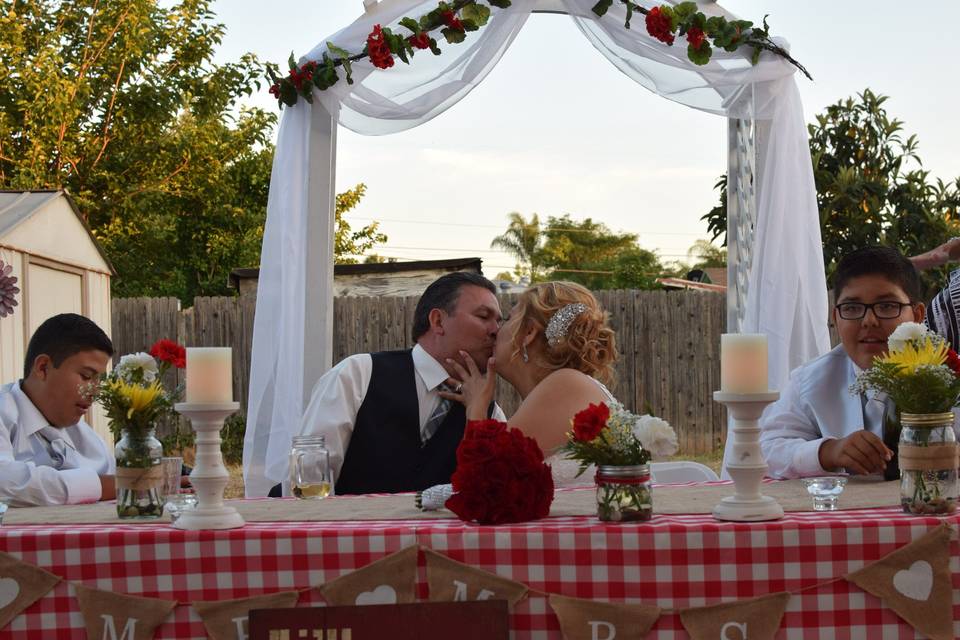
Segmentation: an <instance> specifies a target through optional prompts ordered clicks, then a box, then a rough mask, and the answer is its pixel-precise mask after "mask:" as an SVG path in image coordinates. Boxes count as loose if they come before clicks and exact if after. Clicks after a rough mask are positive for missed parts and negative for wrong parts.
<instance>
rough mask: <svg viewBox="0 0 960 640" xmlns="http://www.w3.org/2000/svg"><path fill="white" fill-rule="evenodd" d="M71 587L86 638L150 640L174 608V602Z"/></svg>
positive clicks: (76, 586) (78, 586) (80, 586)
mask: <svg viewBox="0 0 960 640" xmlns="http://www.w3.org/2000/svg"><path fill="white" fill-rule="evenodd" d="M73 586H74V589H76V590H77V601H78V602H79V603H80V614H81V615H82V616H83V624H84V626H85V627H86V628H87V637H88V638H123V639H124V640H149V639H150V638H152V637H153V632H154V631H155V630H156V628H157V627H158V626H160V623H161V622H163V620H164V619H165V618H166V617H167V616H168V615H170V612H171V611H173V608H174V607H176V606H177V602H176V601H175V600H160V599H158V598H141V597H140V596H128V595H125V594H122V593H114V592H112V591H100V590H99V589H91V588H89V587H85V586H83V585H82V584H75V585H73Z"/></svg>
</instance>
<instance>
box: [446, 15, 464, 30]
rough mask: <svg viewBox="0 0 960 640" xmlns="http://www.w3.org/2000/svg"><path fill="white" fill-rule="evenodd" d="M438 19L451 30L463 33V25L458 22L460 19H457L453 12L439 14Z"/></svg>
mask: <svg viewBox="0 0 960 640" xmlns="http://www.w3.org/2000/svg"><path fill="white" fill-rule="evenodd" d="M440 17H441V18H443V24H445V25H447V26H448V27H450V28H451V29H456V30H457V31H463V30H464V29H463V23H462V22H460V18H458V17H457V14H455V13H454V12H453V11H444V12H443V13H441V14H440Z"/></svg>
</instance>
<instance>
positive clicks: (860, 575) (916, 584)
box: [845, 525, 953, 640]
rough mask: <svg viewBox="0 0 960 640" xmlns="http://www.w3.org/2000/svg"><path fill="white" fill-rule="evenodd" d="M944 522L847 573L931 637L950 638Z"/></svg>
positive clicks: (936, 639)
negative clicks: (906, 543) (860, 567)
mask: <svg viewBox="0 0 960 640" xmlns="http://www.w3.org/2000/svg"><path fill="white" fill-rule="evenodd" d="M951 535H952V531H951V529H950V527H948V526H947V525H941V526H939V527H937V528H936V529H934V530H932V531H929V532H927V533H925V534H924V535H923V536H921V537H920V538H918V539H916V540H914V541H913V542H911V543H910V544H908V545H906V546H904V547H901V548H899V549H897V550H896V551H894V552H893V553H890V554H889V555H887V556H885V557H883V558H881V559H880V560H877V561H876V562H874V563H873V564H870V565H867V566H866V567H864V568H863V569H860V570H859V571H856V572H854V573H851V574H849V575H847V576H845V577H846V579H847V580H849V581H850V582H852V583H854V584H855V585H857V586H858V587H860V588H861V589H863V590H864V591H866V592H867V593H872V594H873V595H875V596H877V597H878V598H881V599H882V600H883V601H884V603H885V604H886V605H887V606H888V607H890V608H891V609H893V610H894V611H895V612H896V613H897V615H899V616H900V617H901V618H903V619H904V620H906V621H907V622H908V623H910V625H911V626H912V627H913V628H914V629H916V630H917V631H919V632H920V633H922V634H924V635H926V636H927V637H929V638H931V640H950V639H952V638H953V588H952V586H951V584H950V537H951Z"/></svg>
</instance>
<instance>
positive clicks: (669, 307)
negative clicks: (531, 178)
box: [112, 290, 726, 455]
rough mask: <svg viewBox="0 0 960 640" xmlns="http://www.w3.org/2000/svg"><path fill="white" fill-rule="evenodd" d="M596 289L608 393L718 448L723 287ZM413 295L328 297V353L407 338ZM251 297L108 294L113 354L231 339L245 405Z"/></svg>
mask: <svg viewBox="0 0 960 640" xmlns="http://www.w3.org/2000/svg"><path fill="white" fill-rule="evenodd" d="M513 298H514V297H513V296H502V297H501V299H500V304H501V307H502V308H503V309H504V310H506V309H509V308H510V306H512V304H513ZM597 298H598V299H599V301H600V303H601V304H602V305H603V306H604V308H605V309H607V310H608V311H609V312H610V320H611V326H612V327H613V329H614V330H615V331H616V334H617V350H618V351H619V358H618V360H617V363H616V382H615V383H614V384H613V385H612V386H611V391H612V392H613V394H614V395H615V396H616V397H617V398H618V399H620V400H621V401H622V402H623V403H624V404H625V405H626V406H627V407H628V408H630V409H631V410H634V411H637V412H638V413H652V414H655V415H658V416H660V417H662V418H664V419H665V420H667V421H669V422H670V423H671V424H672V425H674V427H675V428H676V429H677V435H678V437H679V439H680V446H681V452H682V453H685V454H691V455H692V454H700V453H709V452H710V451H713V450H714V449H716V448H717V447H719V446H720V445H721V443H722V442H723V439H722V438H723V432H724V430H725V428H726V424H725V415H726V414H725V413H724V410H723V408H722V407H721V406H720V405H718V404H717V403H715V402H713V399H712V394H713V391H714V390H715V389H719V388H720V334H721V333H722V332H723V330H724V326H725V322H726V299H725V297H724V295H722V294H718V293H706V292H695V291H686V292H666V291H620V290H617V291H599V292H597ZM416 303H417V298H416V297H407V298H389V297H375V298H373V297H371V298H337V299H336V300H335V301H334V322H333V330H334V337H333V361H334V362H338V361H339V360H341V359H343V358H344V357H346V356H348V355H351V354H354V353H362V352H370V351H380V350H386V349H401V348H406V347H409V346H410V337H409V336H410V328H411V325H412V322H413V311H414V308H415V307H416ZM255 304H256V302H255V298H254V297H253V296H243V297H221V298H197V299H196V300H195V301H194V306H193V307H192V308H190V309H185V310H181V309H180V305H179V302H178V301H177V300H176V298H117V299H114V300H113V334H112V335H113V341H114V346H115V348H116V352H117V354H126V353H131V352H134V351H145V350H146V349H148V348H149V347H150V345H151V344H152V343H153V342H154V341H155V340H158V339H160V338H170V339H175V340H177V341H178V342H180V343H181V344H185V345H186V346H197V347H202V346H231V347H233V354H234V360H233V390H234V397H235V398H236V399H237V400H238V401H239V402H240V403H241V407H246V401H247V384H248V380H249V370H250V351H251V349H250V347H251V342H252V338H253V314H254V307H255ZM118 357H119V355H118ZM497 398H498V402H499V403H500V405H501V406H502V407H503V409H504V411H505V412H506V414H507V415H511V414H512V413H513V411H514V410H515V409H516V407H517V405H518V404H519V398H518V396H517V395H516V393H515V392H514V391H513V389H512V387H510V386H509V385H507V384H506V383H504V382H503V381H501V382H500V384H499V387H498V391H497Z"/></svg>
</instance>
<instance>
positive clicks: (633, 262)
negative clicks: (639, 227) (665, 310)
mask: <svg viewBox="0 0 960 640" xmlns="http://www.w3.org/2000/svg"><path fill="white" fill-rule="evenodd" d="M543 235H544V236H545V237H546V240H545V241H544V243H543V248H542V249H541V252H540V253H541V256H542V261H543V265H544V268H545V269H548V270H549V272H550V273H549V278H550V279H562V280H572V281H574V282H579V283H581V284H583V285H584V286H586V287H588V288H590V289H633V288H636V289H650V288H656V286H657V285H656V282H655V280H656V278H658V277H659V276H660V275H661V272H662V265H661V264H660V260H659V259H658V258H657V255H656V254H655V253H653V252H652V251H648V250H646V249H642V248H640V247H639V246H638V245H637V235H636V234H635V233H614V232H612V231H611V230H610V229H609V228H608V227H607V226H606V225H604V224H603V223H601V222H595V221H594V220H592V219H591V218H586V219H585V220H583V221H576V220H573V219H572V218H571V217H570V216H569V215H563V216H561V217H559V218H555V217H553V216H551V217H550V218H548V220H547V224H546V226H545V227H544V230H543Z"/></svg>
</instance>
